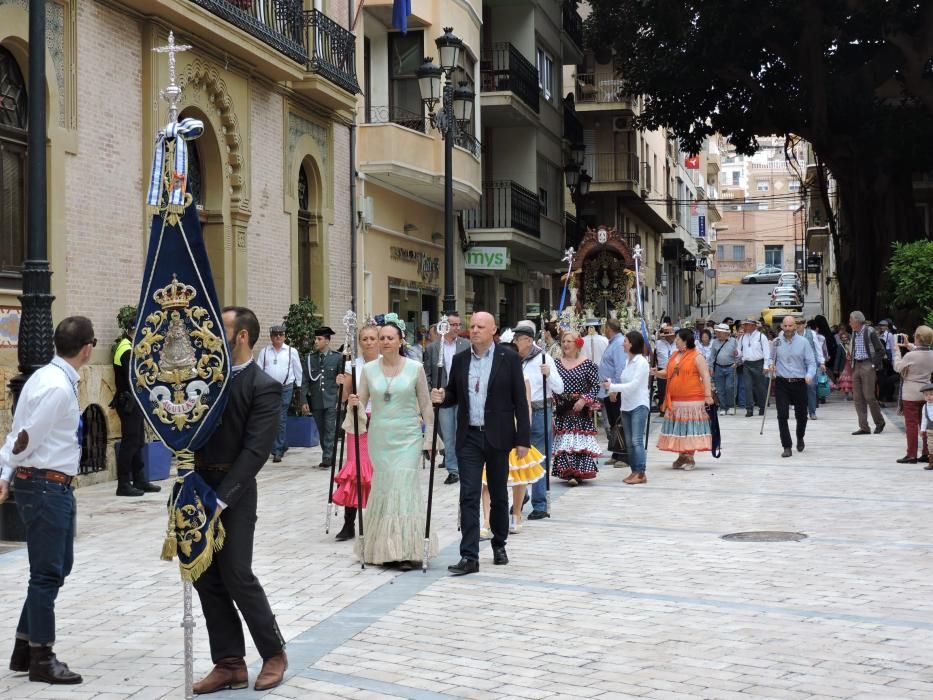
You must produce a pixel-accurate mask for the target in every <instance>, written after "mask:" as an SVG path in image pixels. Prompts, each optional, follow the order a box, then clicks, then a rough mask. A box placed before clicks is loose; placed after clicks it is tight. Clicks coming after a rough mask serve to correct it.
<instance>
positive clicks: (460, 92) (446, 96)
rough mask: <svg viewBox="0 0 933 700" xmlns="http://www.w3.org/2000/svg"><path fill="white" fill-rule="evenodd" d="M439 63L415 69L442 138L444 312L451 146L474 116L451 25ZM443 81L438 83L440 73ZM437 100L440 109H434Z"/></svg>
mask: <svg viewBox="0 0 933 700" xmlns="http://www.w3.org/2000/svg"><path fill="white" fill-rule="evenodd" d="M434 43H435V45H436V46H437V55H438V60H439V62H440V65H439V66H438V65H435V63H434V60H433V59H432V58H425V59H424V63H423V64H422V66H421V68H419V69H418V72H417V76H418V87H419V89H420V90H421V101H422V102H423V103H424V106H425V107H427V110H428V116H429V118H430V121H431V126H432V127H434V128H435V129H437V130H438V131H439V132H440V134H441V138H443V139H444V302H443V303H444V313H445V314H449V313H451V312H453V311H456V309H457V298H456V295H455V294H454V246H455V239H454V184H453V169H454V167H453V159H454V156H453V146H454V141H455V140H456V139H457V138H458V136H461V135H462V134H465V133H467V129H468V126H469V123H470V121H471V120H472V119H473V105H474V97H475V95H474V94H473V91H472V90H470V89H469V88H468V87H466V85H467V83H466V82H460V84H459V86H458V87H457V88H454V83H453V74H454V71H457V70H459V69H460V52H461V51H462V50H463V41H462V40H461V39H460V38H459V37H457V36H455V35H454V33H453V28H452V27H444V33H443V34H442V35H441V36H439V37H438V38H437V39H435V41H434ZM442 75H443V77H444V81H443V85H442V84H441V76H442ZM438 103H440V105H441V109H440V111H439V112H436V113H435V111H434V110H435V109H437V106H438Z"/></svg>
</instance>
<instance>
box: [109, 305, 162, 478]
mask: <svg viewBox="0 0 933 700" xmlns="http://www.w3.org/2000/svg"><path fill="white" fill-rule="evenodd" d="M135 327H136V319H135V318H133V319H130V320H129V321H128V322H127V324H126V328H124V329H123V337H122V338H120V342H119V343H117V347H116V349H115V350H114V352H113V376H114V380H115V382H116V389H117V391H116V394H115V395H114V397H113V403H111V404H110V405H111V406H112V407H113V408H114V409H115V410H116V412H117V415H118V416H119V417H120V433H121V435H122V437H121V439H120V451H119V453H118V454H117V495H118V496H142V495H143V493H145V492H149V493H156V492H157V491H159V490H160V488H159V487H158V486H156V485H155V484H151V483H149V482H148V481H146V478H145V475H144V473H143V472H144V468H143V457H142V449H143V445H144V444H145V441H146V432H145V419H144V418H143V412H142V409H140V407H139V404H137V403H136V400H135V399H134V398H133V393H132V391H131V390H130V387H131V386H132V382H130V358H131V353H132V352H133V341H132V340H130V338H131V337H132V336H133V329H134V328H135Z"/></svg>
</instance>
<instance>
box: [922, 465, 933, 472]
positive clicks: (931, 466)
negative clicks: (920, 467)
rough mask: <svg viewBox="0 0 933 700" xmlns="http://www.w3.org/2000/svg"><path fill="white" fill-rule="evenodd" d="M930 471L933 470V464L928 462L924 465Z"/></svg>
mask: <svg viewBox="0 0 933 700" xmlns="http://www.w3.org/2000/svg"><path fill="white" fill-rule="evenodd" d="M924 469H926V470H927V471H928V472H933V464H928V465H926V466H925V467H924Z"/></svg>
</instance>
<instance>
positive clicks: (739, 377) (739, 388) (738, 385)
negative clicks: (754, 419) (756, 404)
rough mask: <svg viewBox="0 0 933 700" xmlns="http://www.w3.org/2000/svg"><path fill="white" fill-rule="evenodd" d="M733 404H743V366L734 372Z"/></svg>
mask: <svg viewBox="0 0 933 700" xmlns="http://www.w3.org/2000/svg"><path fill="white" fill-rule="evenodd" d="M735 405H736V406H744V405H745V368H744V367H743V368H742V371H741V372H736V373H735Z"/></svg>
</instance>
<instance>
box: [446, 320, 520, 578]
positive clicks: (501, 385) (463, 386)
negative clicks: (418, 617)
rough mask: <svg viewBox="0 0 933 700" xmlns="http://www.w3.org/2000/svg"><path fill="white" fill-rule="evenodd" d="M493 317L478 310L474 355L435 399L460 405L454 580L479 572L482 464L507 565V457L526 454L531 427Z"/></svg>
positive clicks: (511, 357)
mask: <svg viewBox="0 0 933 700" xmlns="http://www.w3.org/2000/svg"><path fill="white" fill-rule="evenodd" d="M495 333H496V322H495V319H493V317H492V314H489V313H487V312H485V311H477V312H475V313H474V314H473V316H472V318H471V319H470V345H471V347H470V350H464V351H462V352H459V353H457V354H456V355H454V359H453V362H452V363H451V367H450V379H449V380H448V382H447V388H446V389H439V388H436V389H434V390H433V391H432V392H431V395H432V398H433V400H434V401H435V402H436V403H440V404H441V405H442V406H457V461H458V463H459V465H460V513H461V515H460V529H461V532H462V535H461V539H460V561H459V562H458V563H457V564H454V565H453V566H449V567H447V568H448V570H449V571H450V572H451V573H452V574H454V575H456V576H462V575H463V574H472V573H476V572H477V571H479V503H480V496H481V494H482V490H483V465H485V467H486V485H487V486H488V488H489V498H490V505H491V511H490V519H489V522H490V526H491V528H492V534H493V537H492V553H493V563H494V564H508V563H509V558H508V556H507V555H506V552H505V541H506V539H507V538H508V536H509V493H508V481H509V452H510V451H511V450H512V448H513V447H514V448H515V449H516V452H517V453H518V456H519V457H520V458H521V457H524V456H525V455H526V454H527V453H528V445H529V444H530V426H529V414H528V397H527V395H526V394H525V378H524V376H523V374H522V363H521V360H520V359H519V357H518V353H516V352H515V351H513V350H510V349H509V348H504V347H502V346H499V345H495V344H494V343H493V337H494V335H495Z"/></svg>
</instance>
